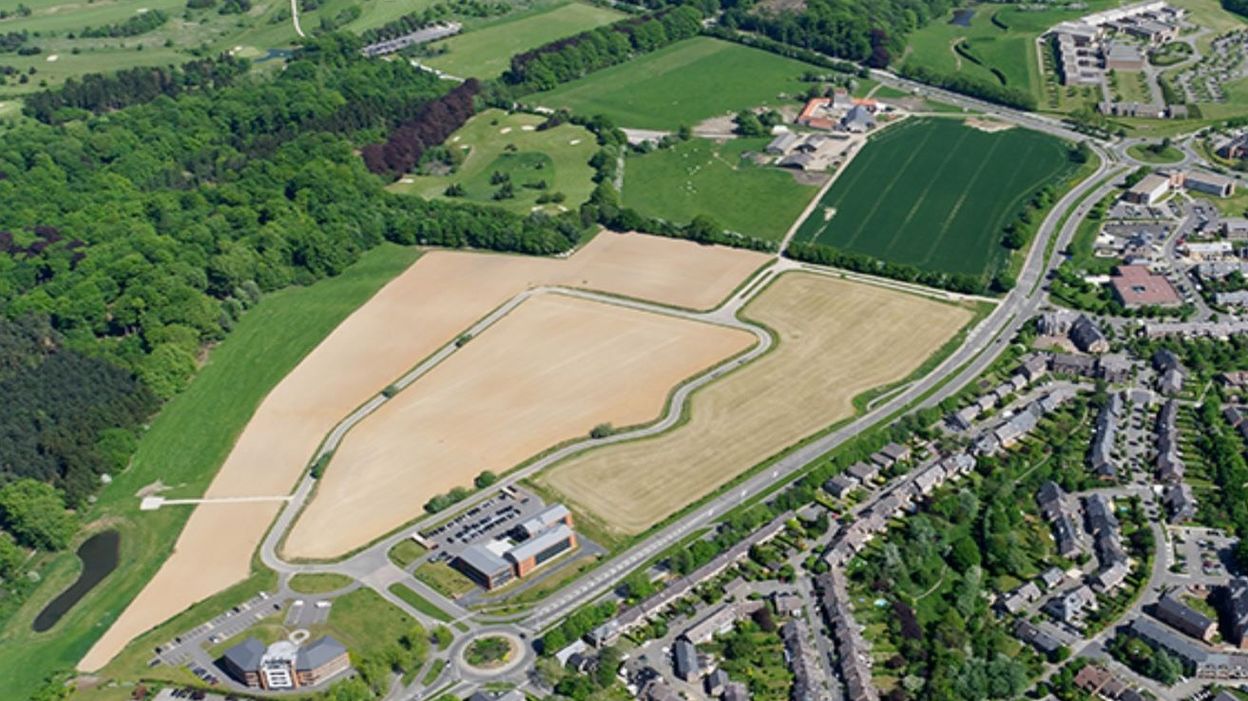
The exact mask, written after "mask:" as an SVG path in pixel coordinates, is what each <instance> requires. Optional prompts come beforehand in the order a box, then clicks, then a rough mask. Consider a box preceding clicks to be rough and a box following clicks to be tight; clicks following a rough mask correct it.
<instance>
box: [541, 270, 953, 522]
mask: <svg viewBox="0 0 1248 701" xmlns="http://www.w3.org/2000/svg"><path fill="white" fill-rule="evenodd" d="M742 315H743V316H745V317H746V318H748V319H751V320H754V321H758V322H760V323H763V324H766V325H767V326H769V327H771V328H772V329H773V330H775V331H776V332H777V333H778V334H779V336H780V345H779V346H778V347H777V348H776V349H775V350H773V351H772V352H771V353H770V354H768V355H766V356H764V357H763V358H761V359H760V360H758V361H756V362H754V363H752V364H750V365H747V366H746V367H744V368H742V369H741V370H739V371H737V372H735V373H733V374H732V375H730V376H728V377H726V378H725V379H723V380H720V381H718V382H716V383H714V384H712V385H710V386H708V387H707V388H705V389H703V390H702V391H700V392H698V393H697V394H696V395H694V397H693V399H692V401H691V407H690V418H689V421H688V422H687V423H686V424H684V425H683V426H681V427H679V428H677V429H675V430H673V431H672V432H670V433H666V434H663V435H661V436H658V437H655V438H650V439H644V440H640V441H635V442H631V443H623V444H620V445H616V446H610V447H606V448H602V449H599V450H595V451H592V452H589V453H586V454H584V455H583V456H580V457H576V458H572V459H571V460H569V461H567V462H565V463H562V464H560V465H557V466H555V467H554V468H551V470H550V471H549V472H547V473H545V474H543V475H541V476H539V477H538V478H537V481H538V482H539V483H540V484H543V485H545V486H548V487H550V488H552V489H554V490H555V491H556V492H558V493H560V494H561V495H563V496H564V497H566V498H567V499H568V500H569V501H571V502H572V503H574V504H576V505H578V506H579V507H580V508H581V509H583V510H586V511H588V512H589V513H590V514H592V515H593V516H595V517H597V518H598V519H600V520H601V521H602V522H603V524H604V525H605V526H606V527H608V528H610V529H612V530H615V531H617V532H619V533H622V534H636V533H640V532H642V531H645V530H646V529H647V528H649V527H650V526H653V525H654V524H656V523H658V522H660V521H662V520H663V519H665V518H667V517H668V516H670V515H671V514H673V513H675V512H677V511H679V510H680V509H681V508H683V507H684V506H686V505H687V504H689V503H692V502H694V501H696V500H697V499H699V498H701V497H702V496H705V495H706V494H709V493H711V492H712V491H714V490H715V489H716V488H718V487H719V486H721V485H723V484H724V483H726V482H728V481H729V480H731V479H732V478H733V477H736V476H737V475H739V474H741V473H742V472H744V471H745V470H747V469H749V468H750V467H752V466H754V465H757V464H758V463H760V462H762V461H763V460H765V459H767V458H768V457H769V456H771V455H773V454H775V453H776V452H777V451H779V450H781V449H783V448H784V447H786V446H788V445H791V444H792V443H794V442H796V441H798V440H800V439H801V438H803V437H805V436H808V435H810V434H812V433H814V432H815V431H818V430H819V429H821V428H823V427H825V426H828V425H829V424H832V423H834V422H836V421H838V420H840V419H843V418H846V417H848V416H850V415H851V414H852V413H853V398H854V396H856V395H858V394H861V393H862V392H864V391H866V390H868V389H871V388H872V387H878V386H880V385H884V384H887V383H890V382H894V381H896V380H899V379H901V378H904V377H906V376H907V375H909V374H910V373H911V372H913V371H914V370H915V369H916V368H918V366H919V365H921V364H922V362H923V360H924V359H926V358H927V357H928V356H929V355H931V354H932V353H933V352H934V351H935V350H936V349H937V348H939V347H940V346H941V345H942V344H943V343H944V342H945V341H947V340H948V339H949V338H950V337H952V336H953V334H954V333H956V332H957V330H958V329H959V328H961V327H962V326H963V325H964V324H965V323H966V322H968V321H969V320H970V318H971V313H970V311H968V310H966V309H962V308H959V307H954V306H951V305H947V304H941V303H938V302H933V301H930V300H926V299H922V298H919V297H916V296H914V295H910V294H905V293H901V292H893V291H889V290H884V289H881V288H878V287H875V286H872V285H867V284H861V283H853V282H847V281H843V280H839V279H836V278H832V277H827V276H823V275H816V274H811V273H790V274H787V275H784V276H782V277H781V278H780V279H779V280H777V281H776V282H775V283H774V284H773V285H772V286H771V287H769V288H768V289H767V290H765V291H764V292H763V293H762V294H761V295H760V296H759V297H758V298H756V299H755V300H754V301H752V302H751V303H750V304H749V306H747V307H746V308H745V310H744V311H743V314H742Z"/></svg>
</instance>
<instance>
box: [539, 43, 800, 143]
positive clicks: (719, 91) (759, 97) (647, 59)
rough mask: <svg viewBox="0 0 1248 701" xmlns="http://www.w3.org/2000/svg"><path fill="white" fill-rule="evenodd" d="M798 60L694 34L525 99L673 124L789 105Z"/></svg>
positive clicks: (653, 125)
mask: <svg viewBox="0 0 1248 701" xmlns="http://www.w3.org/2000/svg"><path fill="white" fill-rule="evenodd" d="M809 70H814V71H816V72H822V71H821V70H820V69H818V68H815V67H813V66H810V65H807V64H805V63H802V62H800V61H794V60H792V59H787V58H783V57H781V56H777V55H775V54H771V53H767V52H765V51H760V50H758V49H751V48H749V47H745V46H741V45H740V44H733V43H730V42H726V41H720V40H718V39H710V38H707V37H695V38H693V39H686V40H685V41H681V42H678V43H675V44H672V45H671V46H668V47H666V48H663V49H660V50H659V51H655V52H654V53H650V54H646V55H644V56H640V57H638V58H635V59H633V60H632V61H628V62H626V63H622V64H620V65H617V66H612V67H610V68H607V69H605V70H601V71H597V72H595V73H593V74H591V75H588V76H585V77H584V78H581V79H580V80H575V81H572V82H571V83H566V84H564V85H561V86H559V87H557V88H555V89H554V90H551V91H548V92H544V93H538V94H536V95H533V96H531V97H529V98H528V101H529V102H531V103H533V104H536V105H542V106H545V107H552V108H560V107H566V108H568V109H570V110H572V111H573V112H576V113H578V114H584V115H595V114H603V115H606V116H607V117H610V118H611V119H612V120H614V121H615V123H616V124H617V125H619V126H621V127H634V128H638V129H675V128H677V127H679V126H681V125H687V126H693V125H695V124H697V123H699V122H701V121H702V120H704V119H707V118H709V117H715V116H719V115H722V114H725V113H729V112H737V111H739V110H742V109H746V108H748V107H758V106H762V105H770V106H777V105H782V104H795V103H794V99H795V98H794V96H796V95H800V94H802V93H804V92H805V90H806V89H807V88H808V87H809V85H808V84H806V83H803V82H801V80H800V79H801V76H802V74H803V73H805V72H806V71H809Z"/></svg>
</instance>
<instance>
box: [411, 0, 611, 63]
mask: <svg viewBox="0 0 1248 701" xmlns="http://www.w3.org/2000/svg"><path fill="white" fill-rule="evenodd" d="M622 17H624V14H623V13H621V12H617V11H615V10H611V9H608V8H605V7H598V6H595V5H586V4H584V3H579V2H570V3H567V4H565V5H558V6H555V7H551V8H543V9H542V10H540V11H538V12H534V13H527V14H521V15H515V16H511V17H507V18H505V19H503V20H502V21H499V22H496V23H494V24H490V25H487V26H483V27H479V28H477V29H474V30H473V31H470V32H467V33H465V34H461V35H459V36H456V37H452V38H450V39H447V40H446V41H440V42H437V43H435V44H433V45H432V46H431V48H433V49H441V48H444V49H446V53H445V54H442V55H440V56H434V57H432V58H429V59H427V60H423V62H424V63H427V64H429V65H430V66H433V67H434V68H437V69H439V70H442V71H445V72H447V73H449V74H451V75H454V76H459V77H461V78H480V79H482V80H485V79H488V78H497V77H498V76H500V75H502V73H503V71H505V70H507V66H508V64H509V62H510V61H511V57H512V56H513V55H515V54H518V53H520V52H522V51H528V50H529V49H534V48H537V47H539V46H541V45H542V44H545V43H547V42H551V41H554V40H556V39H562V38H563V37H568V36H572V35H573V34H579V33H580V32H583V31H586V30H588V29H593V28H594V27H600V26H602V25H604V24H610V23H612V22H614V21H616V20H618V19H620V18H622Z"/></svg>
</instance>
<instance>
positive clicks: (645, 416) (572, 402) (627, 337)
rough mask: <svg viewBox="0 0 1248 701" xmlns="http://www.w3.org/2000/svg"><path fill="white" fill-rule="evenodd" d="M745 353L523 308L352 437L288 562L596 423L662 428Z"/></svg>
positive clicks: (702, 339) (367, 532) (558, 301)
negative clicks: (682, 390)
mask: <svg viewBox="0 0 1248 701" xmlns="http://www.w3.org/2000/svg"><path fill="white" fill-rule="evenodd" d="M754 343H756V339H755V337H754V335H753V334H751V333H749V332H748V331H743V330H740V329H732V328H728V327H723V326H715V325H711V324H704V323H698V322H694V321H689V320H687V319H679V318H676V317H673V316H667V315H663V314H655V313H650V312H643V311H638V310H634V309H628V308H625V307H621V306H617V305H612V304H607V303H602V302H596V301H591V300H585V299H579V298H575V297H569V296H564V295H560V294H546V295H540V296H537V297H532V298H530V299H528V300H526V301H525V302H523V303H522V304H520V306H518V307H517V308H516V309H515V310H513V311H512V312H511V313H509V314H508V315H507V316H506V317H504V318H503V319H502V320H500V321H499V322H498V323H497V324H495V325H494V326H492V327H490V328H489V329H488V330H486V331H485V332H483V333H482V334H481V335H480V336H478V337H476V338H474V339H473V340H472V341H471V342H470V343H468V344H467V345H465V346H464V347H463V348H461V349H460V350H459V351H457V352H456V353H455V354H454V355H452V356H451V357H450V358H448V359H447V360H446V361H444V362H442V363H441V364H439V365H438V366H437V367H436V368H434V369H433V370H432V371H430V372H429V374H427V375H425V376H423V377H421V378H420V379H419V380H417V381H416V382H415V383H413V384H412V385H411V386H410V387H408V388H407V389H404V390H403V391H402V392H400V393H399V394H398V395H397V396H396V397H395V398H394V399H392V400H391V401H389V402H387V403H386V405H385V406H383V407H382V408H381V409H379V410H378V411H377V412H376V413H374V414H373V415H371V416H369V417H368V418H367V419H365V420H364V421H363V422H361V423H360V425H359V426H357V427H356V428H354V429H352V431H351V433H350V434H348V435H347V439H346V440H345V441H344V442H343V443H342V445H341V447H340V448H339V449H338V451H337V452H336V453H335V454H334V457H333V459H332V460H331V461H330V463H329V466H328V469H327V470H326V472H325V476H324V478H322V480H321V482H320V484H319V485H318V489H317V493H316V496H315V497H314V498H313V499H312V501H311V502H310V503H309V504H308V507H307V508H306V509H305V510H304V511H303V513H302V514H301V515H300V516H299V519H298V521H296V522H295V525H294V527H293V528H292V529H291V531H290V535H289V536H288V537H287V539H286V543H285V548H284V552H285V554H286V555H288V556H290V557H292V558H310V559H328V558H333V557H338V556H341V555H343V554H345V553H347V552H350V551H351V550H353V549H355V548H357V547H359V546H361V545H364V544H365V543H368V542H370V541H372V540H374V539H376V538H378V537H380V536H382V535H384V534H385V533H387V532H389V531H391V530H393V529H395V528H398V527H399V526H401V525H403V524H404V523H406V522H408V521H410V520H412V518H413V517H414V516H416V515H419V513H420V511H419V506H420V505H422V504H424V503H425V502H427V501H428V500H429V499H430V498H432V497H434V496H435V495H437V494H441V493H444V492H447V491H449V490H450V489H451V488H453V487H471V486H472V480H473V478H474V477H475V476H477V475H478V474H480V473H481V472H482V471H483V470H490V471H492V472H494V473H495V474H503V473H505V472H507V471H508V470H510V469H511V468H513V467H515V466H516V465H518V464H520V463H521V462H524V461H525V460H527V459H529V458H531V457H532V456H534V455H537V454H539V453H541V452H542V451H544V450H547V449H549V448H551V447H553V446H555V445H558V444H559V443H562V442H564V441H568V440H572V439H575V438H583V437H585V436H587V435H588V434H589V431H590V429H592V428H593V427H594V426H597V425H599V424H604V423H607V424H611V425H613V426H631V425H636V424H641V423H645V422H648V421H652V420H654V419H657V418H658V417H659V415H660V414H661V413H662V411H663V407H664V405H665V404H666V400H667V395H668V393H669V392H671V390H672V389H673V388H674V387H675V386H676V385H677V384H679V383H680V382H681V381H682V380H684V379H685V378H688V377H691V376H693V375H695V374H697V373H699V372H701V371H703V370H705V369H706V368H708V367H710V366H712V365H714V364H716V363H718V362H720V361H722V360H724V359H726V358H728V357H730V356H732V355H735V354H737V353H740V352H742V351H744V350H746V349H747V348H749V347H750V346H752V345H753V344H754ZM486 427H488V431H489V440H484V441H483V440H482V439H481V438H482V433H481V432H482V430H483V429H484V428H486ZM414 506H415V507H417V508H416V509H413V507H414Z"/></svg>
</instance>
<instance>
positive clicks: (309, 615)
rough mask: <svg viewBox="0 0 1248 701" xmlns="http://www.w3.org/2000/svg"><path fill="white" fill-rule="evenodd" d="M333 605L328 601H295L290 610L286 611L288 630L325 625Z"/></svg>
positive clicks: (305, 599) (292, 602)
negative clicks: (319, 624)
mask: <svg viewBox="0 0 1248 701" xmlns="http://www.w3.org/2000/svg"><path fill="white" fill-rule="evenodd" d="M332 605H333V603H332V602H331V601H329V600H328V599H311V598H303V599H294V600H293V601H291V602H290V608H288V609H286V627H287V628H295V629H298V628H308V627H310V626H314V625H317V624H318V623H324V622H325V621H326V620H328V619H329V609H330V607H331V606H332Z"/></svg>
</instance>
